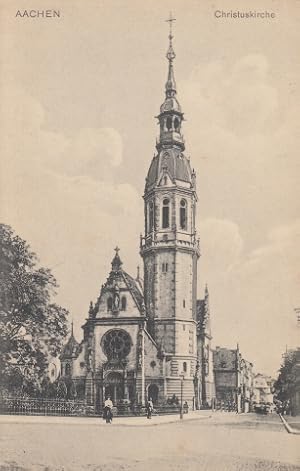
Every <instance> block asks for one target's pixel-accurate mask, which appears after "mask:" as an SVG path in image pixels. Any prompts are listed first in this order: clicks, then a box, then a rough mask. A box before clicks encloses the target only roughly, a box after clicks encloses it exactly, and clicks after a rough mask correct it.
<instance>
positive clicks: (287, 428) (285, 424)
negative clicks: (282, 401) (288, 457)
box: [279, 414, 300, 435]
mask: <svg viewBox="0 0 300 471" xmlns="http://www.w3.org/2000/svg"><path fill="white" fill-rule="evenodd" d="M279 417H280V418H281V421H282V423H283V425H284V426H285V429H286V431H287V432H288V433H292V434H294V435H300V430H295V429H293V428H292V427H291V426H290V425H289V424H288V422H287V421H286V420H285V418H284V417H283V416H282V415H281V414H279Z"/></svg>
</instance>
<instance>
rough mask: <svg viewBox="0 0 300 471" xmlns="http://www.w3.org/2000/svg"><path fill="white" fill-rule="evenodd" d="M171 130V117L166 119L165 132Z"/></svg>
mask: <svg viewBox="0 0 300 471" xmlns="http://www.w3.org/2000/svg"><path fill="white" fill-rule="evenodd" d="M171 129H172V118H171V116H168V117H167V130H168V131H170V130H171Z"/></svg>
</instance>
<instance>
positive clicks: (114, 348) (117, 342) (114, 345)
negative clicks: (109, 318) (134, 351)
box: [102, 329, 131, 360]
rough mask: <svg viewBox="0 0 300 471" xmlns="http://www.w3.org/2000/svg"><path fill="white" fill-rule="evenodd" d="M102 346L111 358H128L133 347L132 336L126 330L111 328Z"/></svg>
mask: <svg viewBox="0 0 300 471" xmlns="http://www.w3.org/2000/svg"><path fill="white" fill-rule="evenodd" d="M102 348H103V351H104V353H105V355H106V356H107V358H108V359H109V360H112V359H118V360H121V359H123V358H126V357H127V355H128V354H129V352H130V349H131V338H130V335H129V334H128V333H127V332H125V330H119V329H115V330H111V331H109V332H107V334H105V336H104V340H103V343H102Z"/></svg>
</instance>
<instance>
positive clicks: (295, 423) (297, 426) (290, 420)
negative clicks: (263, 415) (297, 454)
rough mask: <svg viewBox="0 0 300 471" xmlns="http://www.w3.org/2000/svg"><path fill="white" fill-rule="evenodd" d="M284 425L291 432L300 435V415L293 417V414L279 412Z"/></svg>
mask: <svg viewBox="0 0 300 471" xmlns="http://www.w3.org/2000/svg"><path fill="white" fill-rule="evenodd" d="M279 416H280V418H281V420H282V422H283V425H284V426H285V428H286V430H287V431H288V432H289V433H293V434H295V435H300V416H299V415H297V416H296V417H292V416H291V415H281V414H279Z"/></svg>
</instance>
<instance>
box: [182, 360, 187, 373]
mask: <svg viewBox="0 0 300 471" xmlns="http://www.w3.org/2000/svg"><path fill="white" fill-rule="evenodd" d="M182 369H183V372H184V373H186V372H187V362H186V361H184V362H183V364H182Z"/></svg>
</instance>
